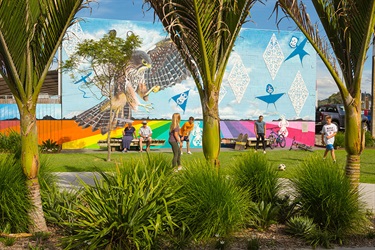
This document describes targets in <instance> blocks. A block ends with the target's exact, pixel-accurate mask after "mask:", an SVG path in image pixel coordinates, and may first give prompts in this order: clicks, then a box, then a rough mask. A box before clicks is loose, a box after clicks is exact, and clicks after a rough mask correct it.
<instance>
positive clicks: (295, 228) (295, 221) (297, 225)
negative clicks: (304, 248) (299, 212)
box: [285, 216, 315, 239]
mask: <svg viewBox="0 0 375 250" xmlns="http://www.w3.org/2000/svg"><path fill="white" fill-rule="evenodd" d="M313 230H315V224H314V221H313V220H312V219H311V218H308V217H305V216H295V217H292V218H291V219H290V220H288V221H287V222H286V224H285V231H286V232H287V233H289V234H291V235H294V236H298V237H301V238H304V239H308V238H309V237H310V235H311V234H312V233H313Z"/></svg>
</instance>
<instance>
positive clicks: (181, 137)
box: [180, 135, 189, 141]
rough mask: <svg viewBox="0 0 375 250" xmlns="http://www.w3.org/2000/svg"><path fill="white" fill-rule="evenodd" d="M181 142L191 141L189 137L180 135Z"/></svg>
mask: <svg viewBox="0 0 375 250" xmlns="http://www.w3.org/2000/svg"><path fill="white" fill-rule="evenodd" d="M180 139H181V141H189V136H183V135H180Z"/></svg>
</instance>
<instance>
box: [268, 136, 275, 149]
mask: <svg viewBox="0 0 375 250" xmlns="http://www.w3.org/2000/svg"><path fill="white" fill-rule="evenodd" d="M268 143H269V145H270V148H271V149H273V148H274V147H275V144H276V140H275V137H274V136H273V135H270V136H268Z"/></svg>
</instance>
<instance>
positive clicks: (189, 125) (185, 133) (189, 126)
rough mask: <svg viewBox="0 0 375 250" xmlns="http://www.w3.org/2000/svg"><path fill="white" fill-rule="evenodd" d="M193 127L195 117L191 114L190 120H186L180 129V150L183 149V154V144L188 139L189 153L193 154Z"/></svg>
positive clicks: (187, 147) (187, 148)
mask: <svg viewBox="0 0 375 250" xmlns="http://www.w3.org/2000/svg"><path fill="white" fill-rule="evenodd" d="M193 128H194V117H192V116H190V117H189V121H187V122H185V124H184V125H183V126H182V127H181V129H180V138H181V143H180V151H181V154H182V144H183V143H184V141H186V150H187V153H188V154H190V155H191V152H190V140H189V136H190V133H191V131H192V130H193Z"/></svg>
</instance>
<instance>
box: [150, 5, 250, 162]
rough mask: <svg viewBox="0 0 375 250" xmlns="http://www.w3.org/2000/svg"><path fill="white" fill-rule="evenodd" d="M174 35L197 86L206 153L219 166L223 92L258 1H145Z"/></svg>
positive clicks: (206, 156) (210, 160) (173, 37)
mask: <svg viewBox="0 0 375 250" xmlns="http://www.w3.org/2000/svg"><path fill="white" fill-rule="evenodd" d="M144 2H145V3H147V4H149V5H150V6H151V7H152V8H153V9H154V11H155V15H157V16H158V17H159V19H160V20H161V22H162V24H163V26H164V27H165V29H166V30H167V31H168V33H169V34H170V37H171V39H172V41H173V42H174V43H175V44H176V46H177V48H178V50H179V51H180V53H181V55H182V57H183V58H184V60H185V63H186V65H187V67H188V68H189V70H190V72H191V74H192V77H193V78H194V81H195V84H196V86H197V89H198V92H199V96H200V100H201V104H202V112H203V153H204V155H205V158H206V160H207V161H208V162H210V163H211V164H213V165H216V166H219V162H218V156H219V153H220V141H221V139H220V118H219V108H218V106H219V105H218V100H219V91H220V86H221V82H222V80H223V76H224V71H225V68H226V65H227V63H228V59H229V56H230V53H231V52H232V49H233V46H234V42H235V40H236V38H237V36H238V34H239V32H240V29H241V26H242V25H243V23H244V22H245V20H246V18H247V16H248V14H249V11H250V9H251V7H252V6H253V5H254V3H255V2H256V0H238V1H228V0H210V1H207V0H145V1H144Z"/></svg>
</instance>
